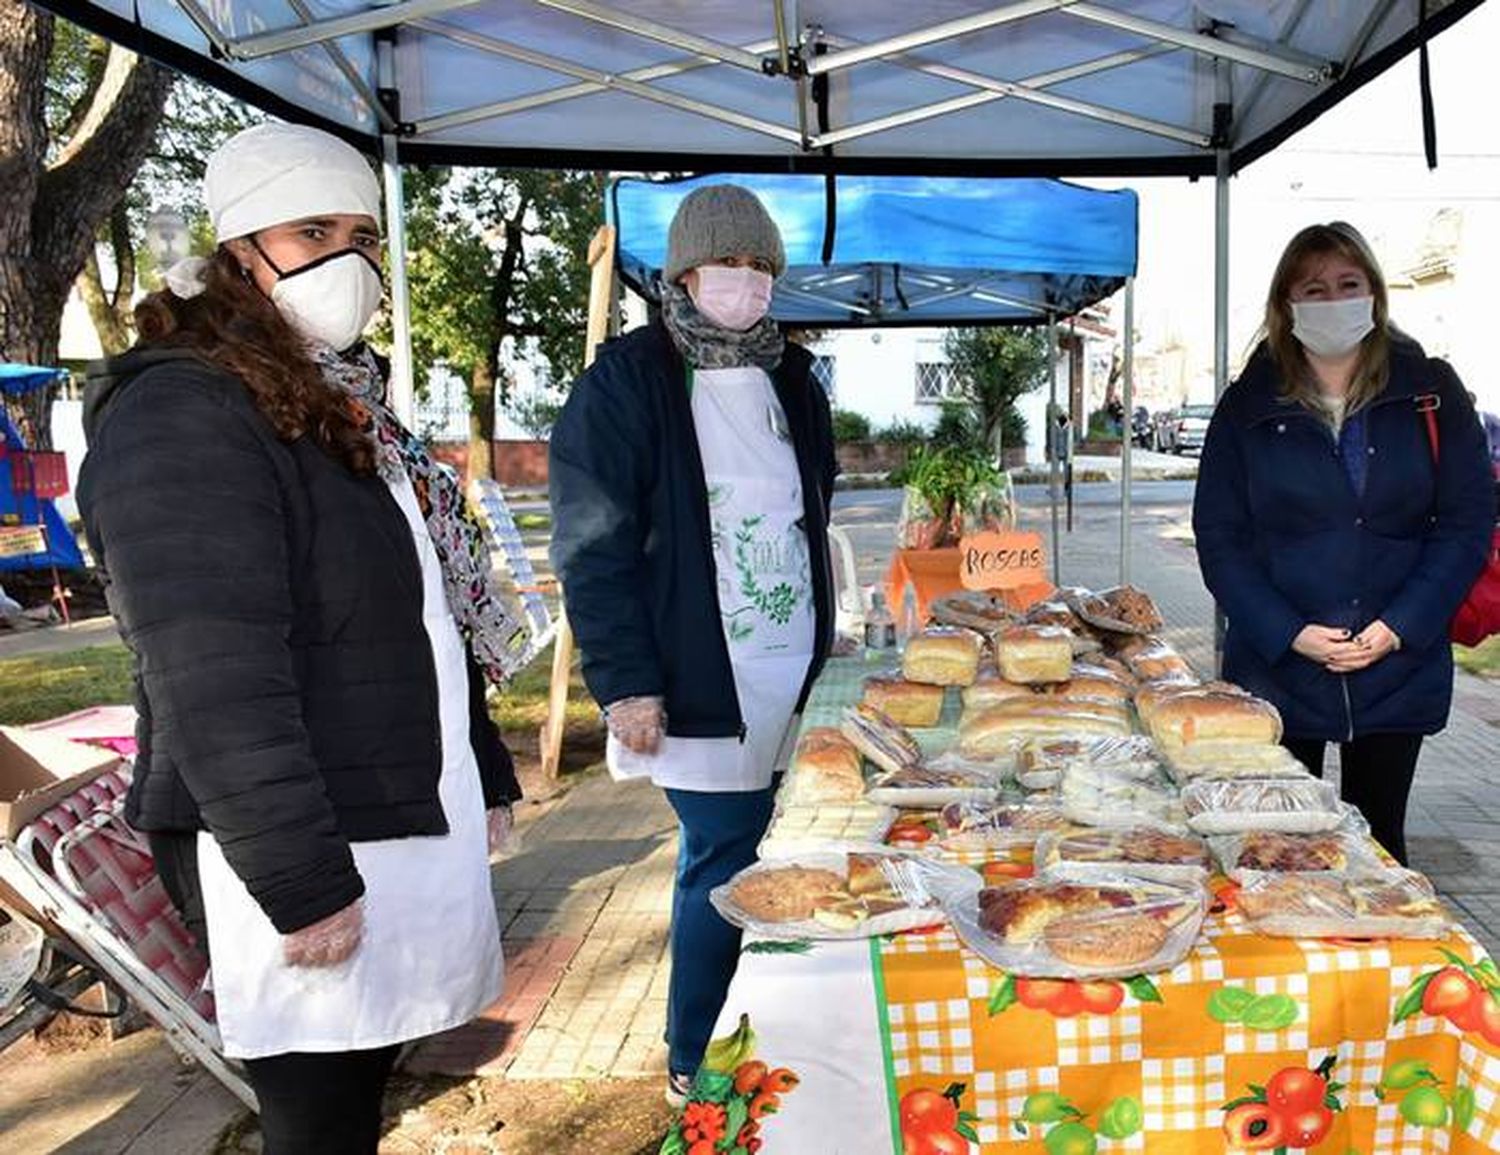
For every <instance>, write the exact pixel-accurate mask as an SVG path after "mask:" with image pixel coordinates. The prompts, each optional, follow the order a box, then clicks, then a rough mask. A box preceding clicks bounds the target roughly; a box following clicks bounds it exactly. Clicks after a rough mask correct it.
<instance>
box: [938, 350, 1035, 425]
mask: <svg viewBox="0 0 1500 1155" xmlns="http://www.w3.org/2000/svg"><path fill="white" fill-rule="evenodd" d="M943 348H944V350H945V352H946V353H947V355H948V363H949V364H950V365H952V367H953V375H954V377H955V378H956V379H957V381H958V383H959V388H960V389H961V390H962V391H963V399H964V401H965V402H966V403H967V405H968V407H969V409H970V411H971V414H972V417H971V420H972V422H973V425H974V427H975V428H976V430H977V439H978V441H979V442H980V443H981V444H983V445H985V446H987V447H989V448H991V449H995V448H998V446H997V445H996V441H997V438H998V439H999V440H1001V441H1003V443H1004V444H1006V445H1019V444H1022V443H1024V441H1025V439H1026V424H1025V421H1024V419H1023V418H1022V417H1021V415H1020V414H1019V413H1017V412H1016V410H1015V406H1016V401H1017V400H1018V399H1019V398H1020V397H1022V396H1023V395H1025V394H1027V393H1029V392H1031V391H1032V390H1033V389H1035V388H1036V387H1037V386H1039V385H1040V384H1041V383H1042V381H1043V380H1044V379H1045V378H1046V374H1047V332H1046V330H1045V329H1042V328H1038V327H1030V328H1024V329H1023V328H1011V327H1004V328H988V329H953V330H950V331H949V333H948V336H947V339H946V340H945V341H944V342H943ZM945 408H946V407H945Z"/></svg>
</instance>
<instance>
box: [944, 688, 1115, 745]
mask: <svg viewBox="0 0 1500 1155" xmlns="http://www.w3.org/2000/svg"><path fill="white" fill-rule="evenodd" d="M1129 733H1130V715H1129V713H1128V712H1127V711H1126V710H1125V709H1124V708H1123V707H1121V706H1119V705H1117V704H1114V703H1108V702H1046V701H1038V700H1036V699H1035V698H1033V699H1031V700H1029V701H1026V700H1017V701H1013V702H1002V703H1000V704H999V705H996V706H989V707H987V708H985V709H982V710H973V711H969V710H966V711H964V713H963V715H962V716H961V717H960V718H959V722H958V748H959V751H960V753H962V754H964V755H966V756H968V757H971V758H990V757H999V756H1002V755H1006V754H1014V752H1015V751H1016V750H1017V749H1018V748H1019V747H1020V746H1021V743H1023V742H1024V741H1025V740H1026V739H1028V738H1035V737H1051V736H1067V737H1080V736H1085V735H1125V734H1129Z"/></svg>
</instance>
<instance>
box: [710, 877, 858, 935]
mask: <svg viewBox="0 0 1500 1155" xmlns="http://www.w3.org/2000/svg"><path fill="white" fill-rule="evenodd" d="M830 896H840V897H844V898H847V897H848V896H849V892H848V890H847V889H846V888H845V886H844V879H843V878H842V877H841V876H840V875H838V874H835V873H834V872H833V871H831V870H820V869H817V868H814V867H808V866H782V867H776V868H774V869H769V870H755V871H751V872H749V873H747V874H746V875H745V876H744V877H743V878H741V879H740V880H739V881H738V882H736V883H734V884H733V885H732V886H731V887H730V889H729V897H730V899H731V900H732V901H733V902H734V904H735V905H736V906H738V907H739V908H740V909H741V910H743V911H744V912H745V914H746V915H747V916H749V917H750V918H753V919H758V920H759V921H761V922H798V921H800V920H802V919H806V918H811V917H812V915H813V911H814V910H816V909H817V908H818V905H819V903H820V901H822V900H825V899H827V898H829V897H830Z"/></svg>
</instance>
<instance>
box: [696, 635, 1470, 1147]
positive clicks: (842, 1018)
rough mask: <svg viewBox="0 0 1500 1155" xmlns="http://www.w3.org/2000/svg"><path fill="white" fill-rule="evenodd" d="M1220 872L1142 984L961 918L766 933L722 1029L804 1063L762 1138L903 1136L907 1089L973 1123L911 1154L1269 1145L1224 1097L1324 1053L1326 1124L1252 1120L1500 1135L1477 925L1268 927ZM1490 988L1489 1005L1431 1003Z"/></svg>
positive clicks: (860, 666) (823, 709) (1359, 1130)
mask: <svg viewBox="0 0 1500 1155" xmlns="http://www.w3.org/2000/svg"><path fill="white" fill-rule="evenodd" d="M876 668H878V666H877V665H876V663H866V662H865V661H863V660H862V659H841V660H835V661H833V662H830V663H829V666H828V668H827V670H826V671H825V673H824V675H823V677H822V678H821V679H820V680H819V683H818V685H817V686H816V687H815V689H814V693H813V696H812V699H811V701H810V702H809V704H808V709H807V712H806V714H805V715H804V722H803V724H804V726H817V725H828V724H833V723H835V722H836V720H837V717H838V715H839V713H840V712H841V711H842V710H843V708H844V707H845V706H846V705H847V704H849V703H850V702H852V701H854V700H856V698H857V696H858V693H859V685H860V681H861V679H862V677H863V676H864V675H865V674H866V673H869V672H871V671H872V670H873V669H876ZM950 697H954V695H950ZM953 715H954V704H953V703H952V702H950V703H949V709H948V712H947V713H946V714H945V716H944V723H945V725H944V726H943V727H941V728H940V729H939V730H937V731H929V732H926V734H925V735H924V736H923V741H924V744H926V743H932V744H934V745H941V744H943V743H945V742H946V741H947V736H948V735H949V734H951V730H950V728H949V727H950V726H951V724H952V722H953V720H954V717H953ZM920 733H922V732H919V734H920ZM1017 869H1021V870H1024V869H1025V867H1024V866H1018V868H1017ZM1216 881H1217V882H1218V883H1219V884H1220V887H1219V890H1220V892H1221V893H1222V894H1223V895H1224V896H1225V898H1226V899H1227V905H1226V903H1222V902H1221V903H1218V904H1216V909H1215V911H1214V912H1213V913H1211V914H1210V916H1209V918H1208V920H1207V921H1206V922H1205V925H1204V933H1203V935H1202V936H1201V937H1200V939H1199V942H1198V944H1197V946H1196V947H1195V948H1194V950H1193V952H1192V953H1191V954H1190V955H1189V956H1188V958H1187V959H1186V960H1184V961H1183V962H1182V963H1181V964H1180V965H1179V966H1177V967H1176V968H1175V969H1173V970H1172V971H1170V972H1164V973H1160V974H1156V975H1152V976H1150V977H1149V978H1138V979H1132V980H1127V981H1124V982H1121V983H1113V982H1101V983H1094V984H1085V985H1081V986H1080V985H1078V984H1050V985H1049V984H1033V983H1028V982H1025V981H1021V982H1018V981H1017V980H1016V979H1015V978H1014V977H1012V976H1007V975H1005V974H1003V973H1002V972H1001V971H999V970H996V969H995V968H993V967H991V966H990V965H989V964H987V963H985V962H984V961H983V960H981V959H980V958H979V957H978V956H977V955H975V954H973V953H972V952H971V951H968V950H967V949H965V948H963V947H962V946H961V945H960V943H959V941H958V939H957V937H956V936H955V935H954V934H953V932H952V931H950V930H948V929H947V928H942V929H939V930H935V931H929V932H927V933H908V934H902V935H897V936H893V937H887V938H883V939H875V940H868V941H865V940H861V941H856V942H828V941H819V942H811V943H790V944H788V943H778V942H771V941H766V940H754V939H753V938H752V937H751V936H747V942H746V947H745V951H744V954H743V955H742V957H741V961H740V967H739V972H738V974H737V975H736V976H735V979H734V982H733V985H732V986H731V988H730V991H729V995H728V999H727V1001H726V1004H725V1008H724V1011H723V1014H722V1015H721V1018H720V1021H719V1024H718V1029H717V1030H716V1032H715V1033H716V1035H725V1034H728V1033H730V1032H732V1031H733V1030H734V1029H735V1026H736V1024H737V1023H738V1022H739V1021H740V1016H741V1015H748V1016H749V1022H750V1025H751V1027H752V1028H753V1030H754V1031H755V1034H756V1036H757V1038H756V1043H755V1047H754V1056H755V1058H758V1059H760V1060H762V1061H764V1062H765V1063H767V1064H768V1065H769V1066H770V1067H772V1068H779V1067H785V1068H789V1069H791V1070H792V1071H793V1072H795V1073H796V1075H797V1076H798V1077H800V1080H801V1081H800V1085H798V1086H796V1087H795V1088H794V1089H793V1090H792V1091H790V1092H788V1093H786V1094H784V1095H783V1096H782V1097H781V1102H780V1104H779V1110H778V1113H776V1114H773V1115H767V1116H765V1117H764V1118H762V1119H761V1120H760V1131H759V1134H758V1136H757V1137H758V1138H759V1139H760V1140H761V1142H762V1144H763V1146H762V1147H760V1148H759V1150H762V1151H764V1152H766V1153H767V1155H781V1153H783V1152H785V1153H790V1155H813V1153H818V1155H822V1153H825V1152H826V1153H832V1155H840V1153H842V1155H879V1153H884V1152H895V1153H897V1155H900V1153H901V1152H902V1151H903V1140H902V1107H903V1104H904V1105H906V1107H907V1108H908V1109H909V1110H911V1109H915V1110H916V1111H918V1112H919V1113H920V1112H922V1111H923V1110H924V1109H925V1111H926V1112H927V1113H928V1114H932V1113H934V1112H935V1113H937V1114H940V1115H941V1114H943V1113H944V1112H948V1114H949V1115H950V1117H951V1111H950V1109H949V1108H947V1107H946V1106H945V1105H944V1104H942V1103H941V1102H940V1101H939V1100H938V1098H937V1096H941V1095H942V1094H943V1093H944V1092H949V1093H950V1094H951V1095H953V1097H954V1098H955V1099H956V1101H957V1106H958V1107H959V1108H961V1109H962V1110H963V1111H964V1112H966V1113H968V1114H967V1115H966V1116H965V1118H964V1119H963V1120H962V1126H963V1128H964V1129H967V1130H969V1131H970V1133H971V1135H972V1137H973V1138H974V1140H975V1142H974V1143H972V1144H970V1143H969V1142H968V1141H967V1140H965V1139H963V1138H961V1137H959V1136H958V1134H957V1133H956V1132H953V1131H949V1130H946V1129H945V1128H941V1127H938V1128H936V1131H943V1132H944V1133H943V1134H941V1135H937V1137H933V1136H934V1134H935V1133H936V1132H935V1131H929V1132H928V1133H927V1137H923V1138H917V1137H915V1136H913V1137H912V1138H911V1139H910V1141H909V1143H908V1144H907V1146H906V1150H907V1151H908V1152H909V1155H929V1153H931V1155H951V1153H954V1152H970V1153H972V1152H975V1151H978V1152H981V1153H983V1155H990V1153H998V1152H1023V1151H1036V1152H1043V1151H1044V1152H1048V1153H1049V1155H1059V1153H1067V1155H1072V1153H1084V1155H1087V1153H1088V1152H1093V1151H1095V1150H1097V1151H1100V1152H1110V1151H1144V1152H1148V1153H1149V1155H1187V1153H1200V1152H1203V1153H1207V1152H1223V1151H1237V1150H1244V1149H1252V1148H1250V1147H1236V1146H1234V1145H1232V1144H1231V1143H1230V1142H1229V1140H1228V1139H1227V1138H1226V1131H1225V1118H1226V1112H1225V1110H1224V1108H1225V1105H1226V1104H1230V1103H1232V1102H1235V1101H1236V1100H1252V1099H1254V1098H1255V1096H1256V1090H1255V1089H1256V1088H1266V1087H1270V1088H1272V1089H1273V1090H1276V1089H1277V1088H1284V1087H1290V1088H1291V1091H1289V1094H1293V1093H1295V1090H1296V1086H1297V1085H1300V1086H1301V1087H1302V1088H1303V1092H1302V1093H1304V1094H1305V1093H1306V1088H1308V1087H1309V1086H1320V1084H1317V1083H1316V1082H1315V1076H1314V1075H1310V1074H1308V1073H1307V1072H1309V1071H1317V1070H1318V1069H1319V1068H1320V1067H1321V1068H1322V1070H1323V1071H1324V1072H1326V1073H1327V1074H1328V1078H1329V1079H1330V1080H1331V1081H1333V1082H1335V1083H1338V1084H1342V1085H1343V1086H1342V1087H1341V1088H1337V1089H1335V1090H1334V1091H1333V1092H1332V1094H1333V1099H1332V1100H1329V1103H1328V1105H1329V1107H1330V1108H1331V1107H1332V1103H1333V1101H1334V1100H1336V1101H1337V1103H1338V1107H1339V1109H1337V1110H1335V1111H1333V1112H1332V1120H1331V1122H1329V1121H1328V1120H1327V1118H1326V1115H1324V1116H1319V1115H1318V1112H1317V1108H1316V1105H1315V1104H1312V1105H1310V1107H1309V1109H1310V1110H1311V1111H1312V1118H1311V1119H1309V1120H1308V1122H1309V1123H1311V1124H1316V1126H1314V1127H1313V1132H1312V1133H1313V1135H1314V1136H1315V1137H1316V1139H1315V1141H1314V1142H1312V1143H1308V1142H1307V1137H1306V1135H1304V1136H1302V1137H1301V1139H1300V1141H1297V1140H1298V1137H1297V1136H1296V1135H1295V1134H1293V1135H1287V1136H1284V1137H1285V1138H1287V1139H1288V1140H1289V1141H1288V1142H1286V1143H1282V1144H1275V1143H1273V1142H1271V1140H1274V1139H1275V1138H1276V1137H1277V1136H1276V1135H1275V1134H1274V1133H1271V1132H1269V1131H1268V1130H1267V1128H1268V1127H1275V1126H1280V1122H1279V1120H1280V1119H1281V1118H1282V1116H1281V1115H1278V1116H1277V1119H1276V1120H1270V1119H1269V1117H1268V1115H1269V1109H1268V1108H1265V1107H1262V1106H1261V1105H1259V1104H1255V1103H1247V1105H1246V1106H1244V1107H1242V1108H1241V1109H1240V1110H1239V1111H1238V1112H1236V1113H1235V1115H1234V1118H1233V1120H1232V1124H1233V1125H1237V1126H1239V1127H1240V1128H1242V1130H1241V1132H1240V1134H1241V1135H1251V1136H1255V1135H1257V1134H1258V1135H1259V1139H1258V1140H1257V1142H1258V1144H1259V1146H1258V1147H1255V1148H1254V1149H1267V1150H1271V1149H1278V1148H1280V1149H1286V1150H1300V1149H1303V1146H1302V1144H1306V1149H1309V1150H1316V1151H1320V1152H1330V1153H1337V1155H1348V1153H1350V1152H1358V1153H1359V1155H1421V1153H1427V1152H1452V1153H1456V1155H1479V1153H1487V1152H1495V1151H1497V1150H1500V1016H1497V1015H1496V1014H1495V1010H1496V1005H1497V1004H1496V995H1495V994H1493V993H1491V994H1490V995H1488V996H1487V1002H1488V1008H1487V1009H1485V1006H1484V1004H1485V1002H1486V996H1485V994H1484V988H1485V987H1489V988H1490V989H1491V990H1492V991H1493V990H1494V989H1495V988H1497V987H1500V974H1497V973H1496V972H1495V971H1494V969H1493V963H1490V962H1488V961H1487V960H1486V959H1485V958H1484V955H1483V952H1482V950H1481V949H1480V947H1479V946H1478V944H1477V943H1476V942H1475V941H1474V940H1473V938H1471V937H1470V936H1469V934H1468V933H1467V932H1465V931H1464V930H1463V929H1462V928H1461V927H1456V928H1455V930H1454V932H1453V933H1452V934H1451V935H1450V936H1449V938H1448V939H1447V940H1446V941H1443V942H1430V941H1429V942H1422V941H1396V940H1391V941H1378V940H1301V939H1298V940H1293V939H1275V938H1268V937H1264V936H1261V935H1258V934H1255V933H1253V932H1251V931H1250V930H1249V928H1248V926H1247V924H1246V923H1245V921H1244V919H1243V918H1242V917H1241V916H1240V915H1239V914H1238V913H1237V912H1235V910H1234V909H1233V901H1232V888H1229V889H1226V888H1225V887H1224V880H1223V879H1218V880H1216ZM1445 952H1446V953H1445ZM1460 964H1461V965H1463V966H1465V967H1467V968H1468V971H1467V973H1465V971H1464V970H1461V969H1460ZM1481 966H1482V967H1483V969H1480V968H1481ZM1439 972H1441V973H1440V974H1439ZM1455 975H1459V976H1463V981H1460V980H1459V979H1457V978H1455V977H1454V976H1455ZM1465 983H1467V984H1468V985H1467V986H1466V985H1465ZM1474 989H1477V990H1478V992H1479V993H1478V995H1477V999H1476V1001H1474V1003H1473V1005H1471V1006H1470V1007H1469V1009H1468V1010H1467V1011H1465V1010H1462V1009H1456V1010H1455V1012H1454V1014H1453V1015H1452V1016H1444V1015H1443V1014H1441V1013H1429V1012H1430V1011H1437V1010H1440V1009H1441V1007H1442V1006H1444V1005H1447V1004H1444V1003H1443V1002H1442V1000H1443V999H1449V1001H1450V1002H1453V1000H1455V999H1456V1000H1457V1003H1462V1002H1463V1001H1464V1000H1463V995H1464V992H1465V991H1468V990H1474ZM1424 992H1426V1000H1427V1003H1428V1007H1429V1009H1428V1010H1424V1009H1423V1001H1424ZM1080 1002H1083V1003H1087V1005H1088V1007H1089V1008H1092V1009H1086V1008H1083V1007H1080V1005H1079V1004H1080ZM1455 1005H1456V1004H1455ZM1455 1018H1456V1019H1458V1020H1459V1022H1461V1023H1463V1025H1464V1026H1465V1027H1469V1028H1470V1029H1467V1030H1462V1029H1460V1026H1459V1025H1457V1024H1456V1023H1455V1022H1454V1021H1453V1020H1454V1019H1455ZM1282 1071H1290V1072H1300V1073H1292V1074H1283V1075H1281V1076H1280V1077H1279V1079H1278V1078H1277V1073H1278V1072H1282ZM1273 1080H1275V1082H1274V1083H1273ZM1382 1083H1383V1084H1384V1085H1383V1086H1382ZM924 1092H925V1093H924ZM1382 1096H1383V1097H1382ZM1028 1099H1029V1100H1030V1106H1029V1108H1028ZM1073 1112H1077V1113H1078V1114H1076V1115H1075V1114H1074V1113H1073ZM969 1116H973V1118H972V1119H971V1118H969ZM1257 1120H1259V1122H1257ZM945 1121H949V1120H945ZM1112 1136H1113V1137H1112ZM682 1149H683V1150H686V1149H687V1148H682Z"/></svg>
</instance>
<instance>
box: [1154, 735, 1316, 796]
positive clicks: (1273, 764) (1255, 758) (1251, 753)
mask: <svg viewBox="0 0 1500 1155" xmlns="http://www.w3.org/2000/svg"><path fill="white" fill-rule="evenodd" d="M1162 758H1163V760H1164V761H1165V762H1166V764H1167V769H1168V770H1170V771H1171V773H1172V777H1173V778H1175V779H1176V780H1177V782H1178V784H1179V785H1184V786H1185V785H1187V783H1189V782H1193V781H1196V780H1197V779H1199V778H1311V777H1312V774H1311V773H1310V772H1309V771H1308V769H1307V767H1306V766H1304V765H1303V764H1302V763H1301V762H1299V761H1297V759H1296V758H1294V757H1293V756H1292V753H1291V751H1289V750H1288V749H1287V748H1286V747H1285V746H1277V745H1272V744H1270V743H1259V744H1252V743H1246V742H1194V743H1193V744H1192V745H1191V746H1170V747H1166V748H1164V749H1163V750H1162Z"/></svg>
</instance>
